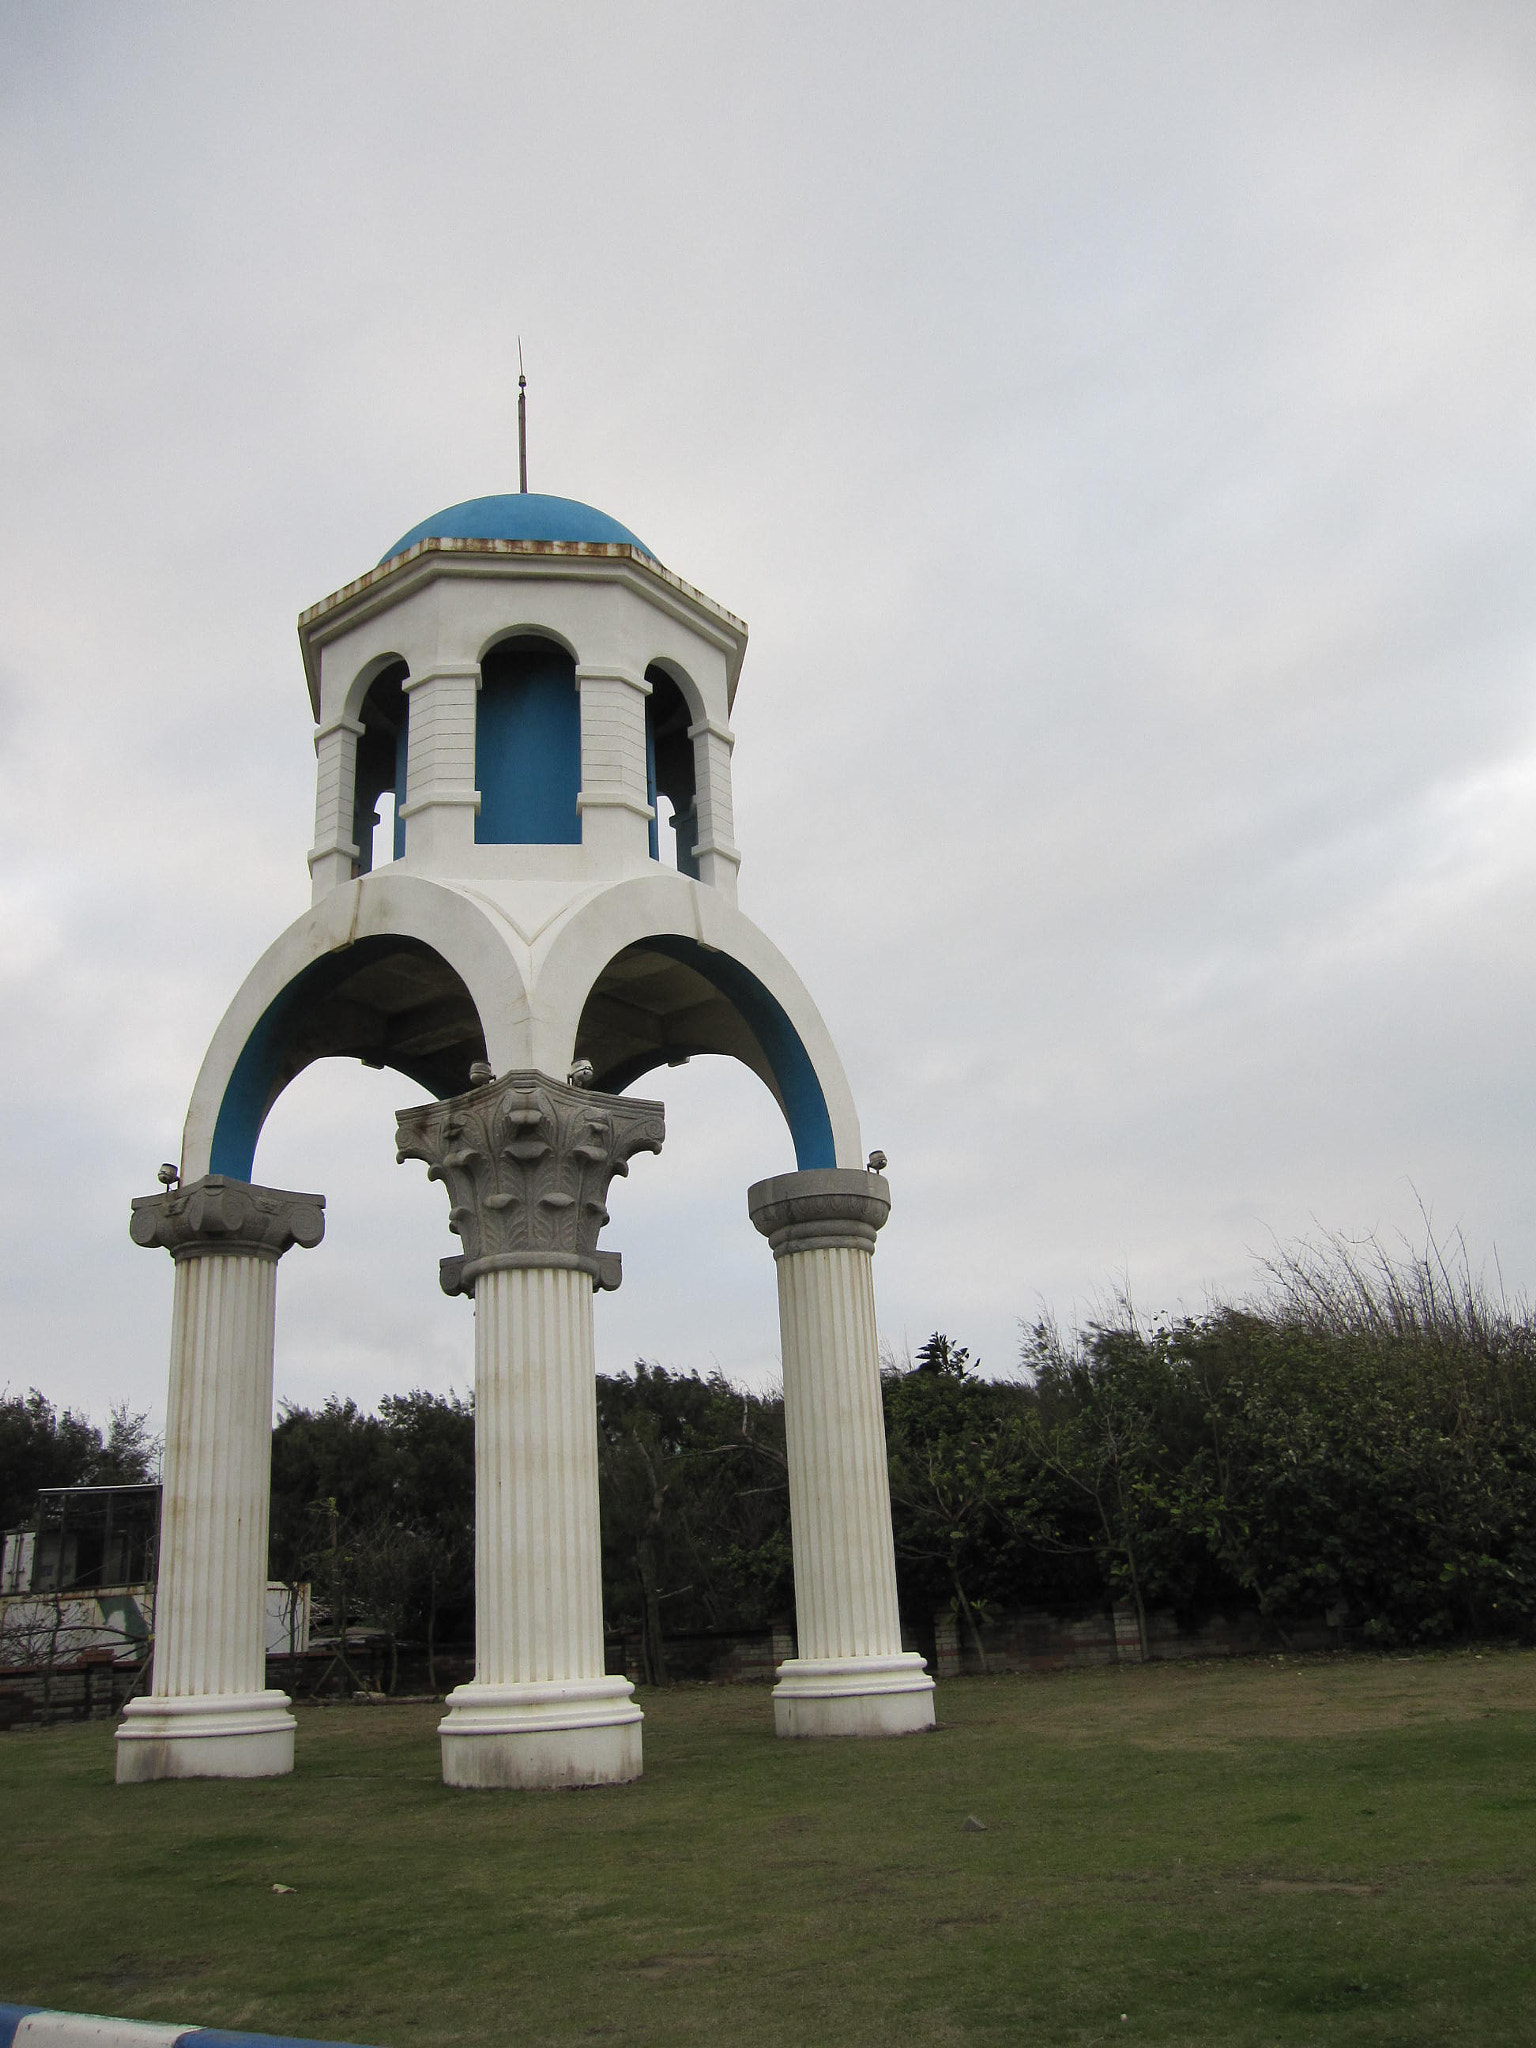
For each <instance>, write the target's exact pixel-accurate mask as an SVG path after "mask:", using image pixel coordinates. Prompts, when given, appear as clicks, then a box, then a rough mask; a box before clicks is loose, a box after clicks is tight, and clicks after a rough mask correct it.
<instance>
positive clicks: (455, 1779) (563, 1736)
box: [437, 1678, 644, 1792]
mask: <svg viewBox="0 0 1536 2048" xmlns="http://www.w3.org/2000/svg"><path fill="white" fill-rule="evenodd" d="M643 1718H644V1716H643V1715H642V1714H641V1712H640V1709H639V1708H638V1707H637V1706H636V1705H635V1698H634V1687H633V1686H632V1685H631V1684H630V1682H629V1680H628V1679H627V1678H572V1679H567V1680H565V1681H563V1682H561V1681H555V1682H552V1683H549V1684H543V1685H482V1684H481V1683H480V1681H479V1680H478V1679H476V1680H472V1681H471V1683H470V1684H468V1685H460V1686H456V1687H455V1688H454V1690H453V1691H452V1692H451V1693H449V1695H448V1714H447V1718H446V1719H445V1720H443V1721H440V1722H439V1723H438V1729H437V1732H438V1736H439V1739H440V1740H441V1742H442V1746H443V1783H444V1784H445V1785H468V1786H473V1787H477V1788H484V1787H488V1786H511V1787H514V1788H516V1789H518V1790H520V1791H525V1792H545V1791H551V1790H554V1789H556V1788H557V1787H560V1786H563V1785H624V1784H627V1783H628V1782H629V1780H630V1779H631V1778H638V1777H639V1775H640V1723H641V1721H642V1720H643Z"/></svg>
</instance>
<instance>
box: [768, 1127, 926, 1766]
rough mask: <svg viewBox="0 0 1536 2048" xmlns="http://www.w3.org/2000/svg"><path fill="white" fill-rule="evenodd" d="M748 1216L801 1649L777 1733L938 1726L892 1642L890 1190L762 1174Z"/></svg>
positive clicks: (839, 1178) (847, 1174) (783, 1673)
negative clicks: (771, 1301) (772, 1369)
mask: <svg viewBox="0 0 1536 2048" xmlns="http://www.w3.org/2000/svg"><path fill="white" fill-rule="evenodd" d="M747 1207H748V1210H749V1211H750V1213H751V1217H752V1221H753V1223H754V1224H755V1225H756V1227H757V1228H758V1229H759V1230H760V1231H761V1232H762V1233H763V1235H764V1236H765V1237H766V1238H767V1239H768V1242H769V1245H770V1246H771V1247H772V1250H773V1256H774V1259H775V1260H776V1262H777V1267H778V1281H779V1337H780V1344H781V1348H782V1357H783V1363H784V1428H785V1435H786V1438H787V1449H788V1453H789V1513H790V1528H791V1533H792V1537H793V1542H794V1551H795V1633H796V1637H797V1642H798V1647H799V1653H800V1654H799V1655H798V1657H795V1658H792V1659H790V1660H789V1661H787V1662H786V1663H784V1664H781V1665H780V1666H779V1682H778V1684H777V1685H776V1686H775V1687H774V1693H773V1713H774V1724H775V1726H776V1728H777V1730H778V1732H779V1734H780V1735H809V1736H821V1735H906V1734H910V1733H912V1732H913V1731H915V1730H917V1729H920V1728H931V1727H932V1726H933V1680H932V1679H931V1678H930V1677H929V1676H928V1672H927V1669H926V1667H925V1666H924V1664H923V1660H922V1658H921V1657H919V1656H917V1655H915V1654H913V1653H910V1652H904V1651H903V1650H902V1647H901V1620H900V1616H899V1615H898V1613H897V1608H896V1552H895V1545H894V1543H893V1541H892V1537H891V1494H890V1476H889V1470H888V1467H887V1464H886V1453H885V1418H884V1414H883V1412H882V1409H881V1403H880V1351H879V1341H878V1338H877V1336H876V1332H875V1293H874V1273H873V1268H874V1249H875V1233H876V1231H878V1230H879V1229H880V1227H881V1225H882V1224H883V1223H884V1222H885V1219H886V1217H887V1216H888V1215H889V1214H890V1207H891V1194H890V1189H889V1188H888V1187H887V1186H886V1183H885V1182H884V1181H883V1180H882V1179H881V1178H880V1176H879V1175H878V1174H875V1173H865V1172H863V1171H861V1170H859V1169H857V1168H855V1169H851V1170H850V1169H845V1168H840V1167H828V1168H822V1169H818V1170H815V1171H812V1172H809V1173H785V1174H780V1175H778V1176H777V1177H776V1178H775V1179H773V1180H761V1181H758V1182H757V1183H756V1185H755V1186H753V1187H752V1188H750V1189H749V1190H748V1191H747Z"/></svg>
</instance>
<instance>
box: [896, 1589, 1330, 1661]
mask: <svg viewBox="0 0 1536 2048" xmlns="http://www.w3.org/2000/svg"><path fill="white" fill-rule="evenodd" d="M979 1634H980V1636H981V1647H982V1649H983V1650H984V1651H985V1652H986V1668H987V1669H988V1670H989V1671H1070V1670H1073V1669H1075V1668H1077V1667H1079V1666H1084V1665H1094V1664H1136V1663H1139V1662H1140V1661H1141V1640H1140V1634H1139V1631H1138V1629H1137V1626H1136V1610H1135V1608H1134V1607H1132V1606H1130V1604H1129V1603H1121V1604H1117V1605H1115V1606H1114V1607H1095V1608H1087V1609H1082V1610H1079V1611H1078V1612H1076V1613H1073V1614H1053V1613H1051V1612H1050V1611H1049V1610H1048V1609H1047V1608H1044V1607H1020V1608H1014V1609H1011V1610H1005V1611H1003V1612H1001V1613H992V1614H990V1615H988V1617H987V1619H986V1620H985V1621H984V1622H983V1623H982V1624H981V1627H980V1630H979ZM1147 1637H1148V1643H1147V1648H1148V1653H1149V1655H1150V1657H1151V1658H1153V1659H1154V1660H1156V1661H1159V1662H1161V1661H1162V1660H1163V1659H1164V1658H1184V1657H1252V1656H1256V1655H1258V1654H1259V1653H1260V1652H1261V1651H1264V1650H1267V1649H1270V1648H1272V1647H1273V1646H1274V1643H1275V1641H1276V1640H1277V1639H1276V1637H1275V1635H1274V1632H1273V1630H1271V1629H1269V1628H1267V1627H1266V1625H1265V1624H1264V1622H1263V1621H1261V1619H1260V1618H1259V1616H1258V1615H1257V1614H1255V1613H1248V1614H1239V1615H1235V1616H1230V1615H1212V1616H1211V1617H1210V1618H1209V1619H1207V1620H1206V1621H1203V1622H1201V1623H1200V1624H1199V1626H1198V1627H1195V1628H1183V1627H1181V1626H1180V1624H1179V1621H1178V1617H1177V1616H1176V1615H1175V1614H1174V1613H1173V1612H1172V1611H1171V1610H1170V1609H1154V1610H1153V1611H1152V1612H1151V1613H1150V1614H1148V1616H1147ZM1339 1641H1340V1635H1339V1631H1338V1630H1337V1629H1335V1628H1330V1627H1329V1626H1328V1624H1327V1623H1326V1622H1323V1621H1321V1620H1319V1621H1318V1622H1316V1623H1315V1624H1312V1625H1310V1626H1307V1627H1303V1628H1299V1629H1296V1628H1293V1629H1289V1630H1287V1632H1286V1642H1287V1645H1288V1647H1290V1648H1292V1649H1297V1650H1329V1649H1335V1648H1337V1647H1338V1646H1339ZM931 1662H932V1665H933V1671H934V1676H935V1677H936V1678H959V1677H961V1676H962V1675H964V1674H974V1673H979V1672H980V1671H981V1669H982V1662H981V1658H980V1657H979V1656H978V1655H977V1653H976V1645H975V1643H974V1642H973V1640H972V1638H971V1632H970V1629H969V1628H968V1627H967V1626H966V1624H965V1623H964V1622H963V1621H962V1620H961V1618H960V1617H959V1616H958V1615H955V1614H953V1613H951V1612H949V1610H948V1609H945V1610H942V1611H941V1612H940V1613H938V1614H936V1615H935V1616H934V1617H933V1653H932V1658H931Z"/></svg>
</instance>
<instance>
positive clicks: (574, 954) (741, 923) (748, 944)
mask: <svg viewBox="0 0 1536 2048" xmlns="http://www.w3.org/2000/svg"><path fill="white" fill-rule="evenodd" d="M649 939H656V940H659V941H668V940H671V941H678V942H681V948H682V949H683V955H684V957H683V959H682V963H681V964H685V965H687V966H689V967H690V968H691V969H692V970H693V971H694V972H696V973H699V974H701V975H702V976H703V977H704V978H705V979H713V980H714V985H715V986H716V988H717V989H718V990H719V993H720V995H721V996H722V998H723V1000H724V1002H725V1004H726V1005H727V1006H728V1007H729V1008H730V1009H731V1010H732V1011H733V1012H734V1013H735V1015H736V1016H737V1017H738V1018H739V1019H740V1021H741V1023H742V1025H743V1026H744V1027H745V1036H744V1037H738V1038H737V1039H736V1040H735V1042H731V1041H730V1039H729V1038H726V1037H723V1036H722V1035H721V1034H719V1033H718V1032H716V1031H712V1032H711V1036H712V1037H714V1038H715V1039H716V1042H715V1043H710V1044H704V1045H701V1046H699V1047H698V1048H697V1049H698V1050H700V1051H718V1052H722V1053H725V1054H726V1055H727V1056H730V1057H734V1058H737V1059H741V1060H742V1061H743V1062H744V1064H746V1065H747V1066H749V1067H751V1068H752V1071H753V1072H754V1073H756V1074H757V1075H758V1076H759V1077H760V1079H762V1080H763V1081H764V1083H765V1084H766V1085H767V1087H768V1088H769V1089H770V1091H771V1092H772V1093H773V1095H774V1098H775V1100H776V1101H777V1102H778V1104H779V1107H780V1109H781V1110H783V1112H784V1115H785V1118H786V1121H787V1122H788V1123H789V1125H790V1129H791V1133H792V1134H793V1136H794V1137H795V1141H796V1151H797V1156H799V1157H800V1158H801V1159H802V1161H803V1163H804V1164H806V1165H809V1166H814V1167H825V1166H838V1167H859V1166H862V1164H863V1151H862V1146H861V1140H860V1135H859V1119H858V1113H857V1111H856V1110H855V1108H854V1102H853V1093H852V1090H851V1089H850V1088H849V1086H848V1078H847V1075H846V1074H845V1073H844V1071H843V1064H842V1061H841V1060H840V1059H839V1058H838V1055H837V1049H836V1047H835V1046H834V1044H833V1042H832V1036H831V1033H830V1032H829V1031H828V1030H827V1027H826V1025H825V1024H824V1023H823V1021H822V1018H821V1013H820V1012H819V1011H818V1010H817V1008H816V1005H815V1004H814V1002H812V1000H811V997H810V994H809V992H808V990H807V989H806V986H805V984H804V982H802V981H801V979H800V977H799V975H798V974H796V973H795V971H794V969H793V968H792V967H791V966H790V964H789V962H788V961H787V960H786V959H785V958H784V956H783V954H782V953H781V952H780V951H779V950H778V948H777V947H776V946H775V945H773V943H772V942H771V941H770V940H769V939H768V938H766V937H765V936H764V934H763V933H762V932H761V931H759V930H758V928H757V926H756V925H755V924H753V923H752V921H751V919H750V918H747V917H744V916H743V915H742V914H741V912H740V911H739V910H736V909H734V908H733V907H731V906H730V905H728V904H725V903H723V902H721V901H720V900H719V899H718V897H716V896H714V895H713V894H712V893H711V892H709V891H707V890H703V889H700V888H699V887H698V886H697V885H696V884H694V883H691V882H689V881H687V880H686V879H685V878H684V877H682V876H680V875H677V874H673V873H670V872H668V871H666V870H659V871H657V872H656V873H654V874H650V875H644V876H637V877H635V878H634V879H633V880H631V881H628V882H624V883H621V884H619V885H617V886H616V887H613V888H609V889H606V890H604V891H603V893H602V894H601V895H600V896H598V897H595V898H593V899H592V900H591V901H590V902H588V903H586V904H584V905H583V906H582V907H581V908H580V909H578V910H577V911H576V912H575V914H574V915H573V916H572V917H571V918H569V919H568V920H567V921H566V922H565V923H564V924H563V925H562V926H561V928H560V930H559V932H558V934H557V935H556V936H555V937H554V938H553V940H552V941H551V943H550V946H549V949H548V951H547V953H546V954H545V955H544V956H543V957H542V959H541V960H540V962H539V965H538V970H537V981H536V983H535V1018H534V1029H533V1048H532V1052H533V1057H532V1064H533V1065H535V1066H537V1067H541V1068H542V1069H543V1070H544V1071H545V1072H547V1073H555V1074H559V1073H564V1072H566V1071H567V1069H568V1068H569V1066H570V1064H571V1061H572V1060H573V1058H575V1057H577V1056H578V1051H579V1049H578V1045H577V1038H578V1032H579V1030H580V1027H581V1022H582V1016H583V1013H584V1011H585V1010H586V1008H587V1003H588V998H589V997H590V996H591V995H592V994H593V992H594V990H595V989H596V988H597V985H598V983H599V982H600V981H601V979H602V977H603V975H604V972H605V970H606V969H608V968H609V967H610V966H611V965H612V963H613V962H614V961H616V960H617V959H618V957H619V956H620V955H621V954H625V953H627V952H628V951H629V950H630V949H631V948H634V947H639V946H642V945H643V944H644V942H645V941H646V940H649ZM671 957H677V956H676V955H675V954H674V955H673V956H671ZM733 969H734V970H736V971H737V972H736V973H733V972H732V971H731V970H733ZM743 972H744V974H745V975H746V976H747V977H749V978H750V982H751V984H754V985H755V988H756V989H758V990H761V991H762V993H763V995H764V996H765V997H766V998H767V1000H768V1002H769V1003H770V1004H771V1005H772V1006H773V1010H775V1011H777V1013H778V1014H779V1016H780V1017H781V1018H782V1020H783V1035H781V1036H780V1038H779V1042H778V1043H777V1044H773V1043H769V1042H766V1041H767V1040H769V1039H770V1037H771V1036H772V1035H773V1034H774V1032H775V1030H776V1029H777V1026H776V1020H774V1019H773V1016H772V1012H768V1013H767V1015H766V1016H765V1014H764V1013H763V1012H762V1010H761V1009H759V1008H757V999H756V997H755V995H754V994H753V991H752V989H751V988H749V987H748V986H747V985H746V984H744V983H743V982H742V981H741V980H740V979H739V975H740V974H741V973H743ZM754 1053H755V1055H756V1056H755V1057H754ZM665 1060H666V1054H665V1053H664V1052H661V1053H658V1055H657V1057H656V1059H655V1060H654V1061H652V1062H651V1063H650V1064H652V1065H662V1064H664V1063H665ZM801 1060H803V1062H804V1069H800V1061H801ZM646 1070H647V1069H646V1067H644V1066H641V1067H639V1068H638V1069H637V1070H636V1072H635V1074H634V1075H633V1076H630V1075H626V1076H625V1078H626V1080H627V1079H628V1078H638V1074H639V1073H642V1072H644V1071H646ZM797 1070H798V1071H797ZM804 1070H808V1071H809V1074H810V1075H811V1076H813V1077H814V1081H815V1085H816V1087H817V1089H818V1090H819V1092H820V1097H821V1102H822V1104H823V1106H824V1109H825V1115H826V1123H827V1138H828V1148H827V1149H828V1151H829V1153H830V1156H826V1154H824V1153H822V1152H820V1151H817V1150H815V1149H814V1148H811V1147H810V1146H809V1145H808V1136H809V1134H808V1131H807V1128H806V1126H807V1122H808V1119H807V1116H806V1111H805V1105H804V1103H803V1101H797V1100H796V1099H795V1096H794V1093H793V1086H794V1082H795V1081H796V1080H797V1079H798V1080H800V1081H802V1082H803V1081H804V1079H805V1072H804ZM596 1085H597V1086H599V1087H601V1086H602V1085H603V1077H602V1076H598V1077H597V1081H596Z"/></svg>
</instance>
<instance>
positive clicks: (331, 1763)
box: [0, 1652, 1536, 2048]
mask: <svg viewBox="0 0 1536 2048" xmlns="http://www.w3.org/2000/svg"><path fill="white" fill-rule="evenodd" d="M939 1701H940V1713H941V1717H942V1726H941V1727H940V1728H939V1730H938V1731H937V1732H936V1733H935V1734H933V1735H928V1736H913V1737H909V1738H907V1739H906V1740H904V1741H899V1742H888V1743H825V1744H806V1743H780V1742H776V1741H775V1740H774V1738H773V1735H772V1732H771V1729H772V1723H771V1715H770V1710H769V1702H768V1696H767V1694H766V1692H765V1691H763V1690H760V1689H757V1688H740V1689H731V1690H726V1689H705V1688H690V1689H686V1690H679V1691H675V1692H669V1693H661V1694H655V1693H653V1694H649V1695H644V1696H643V1703H644V1705H645V1709H646V1716H647V1719H646V1725H645V1755H646V1776H645V1778H644V1779H643V1780H642V1781H641V1782H640V1783H639V1784H637V1785H632V1786H626V1787H622V1788H617V1789H612V1790H607V1791H597V1792H565V1793H547V1794H517V1793H472V1792H450V1791H448V1790H446V1789H445V1788H444V1786H443V1785H442V1783H441V1782H440V1780H439V1777H438V1761H437V1743H436V1739H435V1732H434V1731H435V1727H436V1723H437V1720H438V1718H439V1714H440V1710H439V1709H437V1708H435V1707H417V1706H402V1707H355V1706H351V1705H347V1706H332V1707H329V1708H315V1707H307V1708H301V1709H300V1710H299V1748H298V1756H299V1762H298V1768H297V1770H296V1772H295V1774H294V1775H293V1776H292V1777H291V1778H286V1779H274V1780H270V1781H267V1782H258V1783H250V1784H208V1783H205V1784H172V1785H146V1786H138V1787H131V1788H125V1789H124V1790H122V1791H119V1790H117V1789H116V1787H115V1786H114V1785H113V1783H112V1739H111V1729H110V1727H108V1726H106V1725H105V1724H92V1725H86V1726H79V1727H74V1726H71V1727H64V1728H57V1729H52V1730H48V1731H41V1732H36V1733H26V1732H17V1733H13V1734H10V1735H5V1736H0V1999H11V2000H16V2001H22V2002H26V2003H35V2004H42V2005H53V2006H61V2007H66V2008H72V2009H75V2010H82V2011H94V2012H110V2013H119V2014H124V2015H129V2016H132V2017H136V2018H145V2019H161V2020H171V2021H181V2022H184V2023H189V2024H201V2025H205V2026H224V2027H248V2028H252V2029H256V2030H260V2031H265V2032H272V2033H298V2034H314V2035H321V2036H333V2037H340V2038H343V2039H349V2040H353V2041H360V2042H366V2043H377V2044H381V2048H397V2044H398V2048H404V2044H410V2043H417V2042H421V2043H427V2042H432V2043H438V2042H441V2043H475V2044H487V2048H489V2044H493V2043H494V2044H502V2043H516V2042H522V2041H527V2042H530V2043H534V2042H536V2043H539V2044H565V2043H574V2042H588V2041H604V2040H606V2041H613V2042H618V2043H625V2044H636V2048H640V2044H655V2048H674V2044H680V2043H704V2042H709V2043H719V2042H726V2043H730V2044H732V2048H750V2044H757V2043H777V2042H784V2043H794V2044H796V2048H821V2044H843V2043H848V2044H864V2043H870V2044H873V2043H881V2044H885V2043H889V2042H893V2041H895V2042H900V2043H902V2044H904V2048H905V2044H940V2043H951V2042H965V2043H971V2042H975V2043H988V2044H990V2043H1010V2044H1013V2043H1019V2042H1042V2043H1072V2044H1076V2043H1094V2042H1114V2043H1119V2044H1122V2048H1123V2044H1128V2043H1131V2042H1144V2041H1159V2042H1178V2043H1180V2044H1194V2043H1207V2042H1209V2043H1218V2042H1219V2043H1221V2044H1223V2048H1239V2044H1246V2043H1261V2042H1262V2043H1269V2042H1285V2043H1312V2042H1318V2043H1335V2042H1340V2043H1342V2042H1390V2043H1393V2044H1407V2043H1425V2044H1430V2043H1433V2044H1436V2048H1444V2044H1451V2043H1468V2044H1471V2043H1476V2044H1478V2048H1499V2044H1504V2043H1526V2042H1536V1925H1533V1906H1536V1893H1533V1889H1532V1877H1533V1873H1536V1843H1533V1835H1532V1829H1533V1824H1536V1653H1494V1652H1490V1653H1488V1654H1486V1655H1485V1656H1483V1657H1481V1658H1477V1657H1474V1656H1472V1655H1471V1654H1467V1653H1463V1654H1457V1655H1447V1656H1444V1657H1426V1658H1404V1659H1383V1660H1379V1661H1378V1660H1374V1659H1366V1658H1357V1659H1351V1660H1347V1661H1337V1662H1333V1661H1301V1662H1296V1661H1289V1660H1288V1661H1279V1660H1272V1661H1264V1662H1259V1663H1254V1664H1221V1665H1210V1664H1208V1665H1200V1666H1185V1667H1183V1668H1178V1667H1170V1666H1157V1665H1154V1666H1151V1667H1149V1668H1147V1669H1135V1670H1110V1671H1094V1672H1081V1673H1072V1674H1065V1675H1061V1676H1057V1677H1050V1678H998V1679H990V1680H988V1679H968V1680H962V1681H956V1682H951V1683H948V1684H946V1685H944V1686H942V1687H941V1688H940V1693H939ZM968 1816H975V1817H976V1818H977V1819H979V1820H980V1821H982V1822H983V1823H984V1827H985V1832H975V1831H967V1830H966V1827H965V1822H966V1819H967V1817H968ZM274 1884H285V1885H291V1886H293V1887H294V1890H293V1891H292V1892H290V1893H277V1892H274V1891H273V1889H272V1887H273V1885H274Z"/></svg>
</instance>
